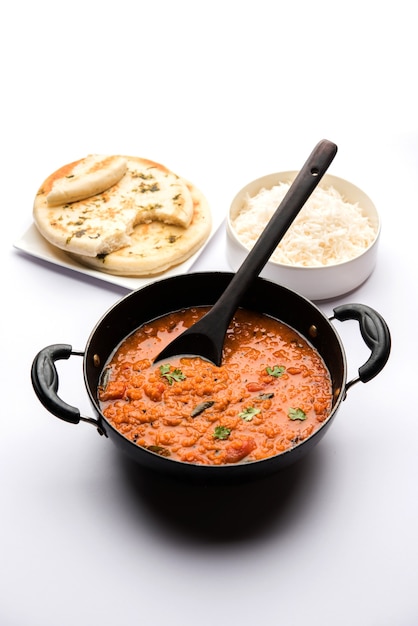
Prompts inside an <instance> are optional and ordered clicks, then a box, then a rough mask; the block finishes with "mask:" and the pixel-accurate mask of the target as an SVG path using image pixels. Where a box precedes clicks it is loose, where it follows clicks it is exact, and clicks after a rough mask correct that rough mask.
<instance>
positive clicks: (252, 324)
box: [98, 307, 332, 465]
mask: <svg viewBox="0 0 418 626" xmlns="http://www.w3.org/2000/svg"><path fill="white" fill-rule="evenodd" d="M207 310H208V309H207V308H205V307H196V308H191V309H186V310H183V311H178V312H175V313H170V314H169V315H166V316H164V317H162V318H159V319H157V320H154V321H152V322H150V323H147V324H145V325H143V326H141V327H140V328H139V329H138V330H136V331H135V332H134V333H132V334H131V335H130V336H129V337H127V338H126V339H125V340H124V341H123V342H122V343H121V345H120V346H119V347H118V348H117V350H116V351H115V353H114V355H113V356H112V358H111V360H110V361H109V363H108V364H107V366H106V367H105V369H104V372H103V374H102V378H101V382H100V385H99V390H98V396H99V401H100V404H101V410H102V412H103V414H104V415H105V417H106V419H107V420H108V421H109V422H110V424H112V425H113V426H114V427H115V428H116V429H117V430H118V431H119V432H120V433H122V434H123V435H124V436H125V437H127V438H128V439H130V440H131V441H133V442H135V443H136V444H137V445H139V446H142V447H143V448H147V449H148V450H151V451H153V452H156V453H158V454H161V455H163V456H167V457H170V458H172V459H175V460H180V461H184V462H189V463H198V464H206V465H222V464H225V463H238V462H240V461H243V462H247V461H255V460H260V459H264V458H267V457H271V456H274V455H276V454H279V453H281V452H284V451H285V450H288V449H289V448H292V447H294V446H295V445H297V444H298V443H300V442H301V441H303V440H304V439H306V438H307V437H309V436H310V435H312V433H313V432H314V431H315V430H316V429H318V428H319V426H320V425H321V423H322V422H323V421H324V420H325V419H326V418H327V417H328V416H329V414H330V411H331V406H332V388H331V379H330V375H329V372H328V370H327V368H326V366H325V363H324V362H323V360H322V358H321V356H320V355H319V354H318V352H317V351H316V350H315V349H314V348H313V347H312V346H311V345H310V344H309V343H308V342H307V341H306V340H305V339H304V338H303V337H301V335H299V334H298V333H297V332H296V331H295V330H293V329H292V328H290V327H289V326H287V325H285V324H283V323H281V322H279V321H277V320H275V319H273V318H271V317H268V316H265V315H262V314H258V313H254V312H252V311H251V312H250V311H247V310H243V309H239V310H238V311H237V312H236V314H235V316H234V318H233V320H232V322H231V324H230V326H229V329H228V331H227V335H226V338H225V344H224V351H223V360H222V365H221V367H217V366H215V365H213V364H212V363H209V362H208V361H205V360H204V359H201V358H199V357H179V358H174V359H170V361H169V362H167V363H166V362H160V363H157V364H154V365H153V359H154V358H155V357H156V356H157V355H158V354H159V352H160V351H161V350H162V349H163V348H164V347H165V346H166V345H167V344H168V343H169V342H170V341H172V340H173V339H174V338H175V337H176V336H177V335H178V334H180V333H181V332H182V331H183V330H184V329H186V328H188V327H189V326H190V325H191V324H193V323H194V322H196V321H197V320H198V319H199V318H200V317H201V316H202V315H203V314H204V313H205V312H206V311H207Z"/></svg>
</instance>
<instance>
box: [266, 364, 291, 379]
mask: <svg viewBox="0 0 418 626" xmlns="http://www.w3.org/2000/svg"><path fill="white" fill-rule="evenodd" d="M285 370H286V368H285V367H284V365H275V366H274V367H268V366H267V367H266V372H267V374H269V376H274V378H280V376H281V375H282V374H283V373H284V371H285Z"/></svg>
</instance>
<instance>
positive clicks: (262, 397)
mask: <svg viewBox="0 0 418 626" xmlns="http://www.w3.org/2000/svg"><path fill="white" fill-rule="evenodd" d="M258 398H259V399H260V400H271V399H272V398H274V393H261V394H260V395H259V396H258Z"/></svg>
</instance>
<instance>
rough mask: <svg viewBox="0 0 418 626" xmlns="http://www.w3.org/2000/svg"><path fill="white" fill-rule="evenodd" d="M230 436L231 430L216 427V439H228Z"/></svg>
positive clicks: (214, 434)
mask: <svg viewBox="0 0 418 626" xmlns="http://www.w3.org/2000/svg"><path fill="white" fill-rule="evenodd" d="M230 434H231V429H230V428H226V426H216V428H215V432H214V433H213V436H214V437H215V439H228V437H229V435H230Z"/></svg>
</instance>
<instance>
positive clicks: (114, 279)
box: [14, 218, 222, 290]
mask: <svg viewBox="0 0 418 626" xmlns="http://www.w3.org/2000/svg"><path fill="white" fill-rule="evenodd" d="M212 219H213V225H212V231H211V234H210V236H209V238H208V239H207V240H206V242H205V243H204V244H203V246H202V247H201V248H200V249H199V250H198V251H197V252H195V253H194V254H193V255H192V256H191V257H190V258H189V259H187V260H186V261H184V262H183V263H180V264H179V265H176V266H175V267H172V268H171V269H169V270H167V271H166V272H164V273H162V274H157V275H155V276H149V277H146V278H134V277H132V276H114V275H113V274H106V273H105V272H99V271H97V270H94V269H90V268H88V267H85V266H83V265H81V264H79V263H77V262H76V261H75V260H73V259H72V258H71V257H69V256H68V255H67V254H65V252H63V251H62V250H60V249H59V248H56V247H55V246H52V245H51V244H50V243H49V242H48V241H46V239H44V238H43V237H42V235H41V234H40V233H39V231H38V229H37V228H36V226H35V224H32V225H31V226H30V227H29V228H28V230H27V231H26V232H25V234H24V235H23V236H22V237H21V239H19V240H18V241H16V242H15V243H14V247H15V248H16V249H17V250H20V251H22V252H25V253H26V254H28V255H30V256H32V257H35V258H38V259H42V260H43V261H48V262H50V263H53V264H54V265H56V266H58V267H64V268H67V269H70V270H74V271H75V272H78V273H80V274H84V275H86V276H93V277H94V278H98V279H99V280H102V281H105V282H108V283H112V284H114V285H119V286H120V287H125V288H126V289H129V290H134V289H139V288H140V287H145V285H148V284H149V283H152V282H154V281H155V280H157V279H160V278H169V277H170V276H179V275H180V274H185V273H187V272H188V271H189V269H190V268H191V267H192V265H193V263H194V262H195V261H196V260H197V259H198V257H199V256H200V255H201V253H202V252H203V250H204V249H205V247H206V246H207V245H208V243H209V241H210V240H211V239H212V237H213V235H214V234H215V232H216V231H217V230H218V228H219V226H220V224H221V222H222V220H218V221H215V218H212Z"/></svg>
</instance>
